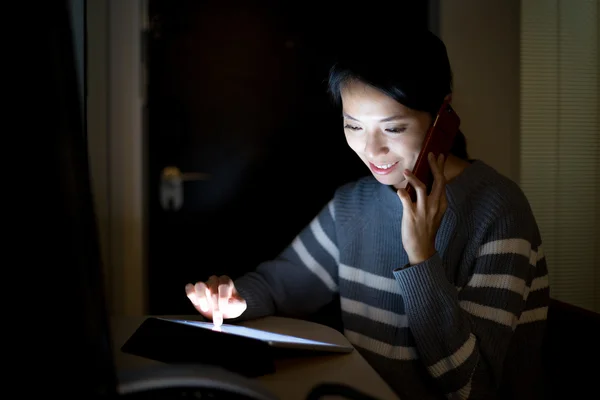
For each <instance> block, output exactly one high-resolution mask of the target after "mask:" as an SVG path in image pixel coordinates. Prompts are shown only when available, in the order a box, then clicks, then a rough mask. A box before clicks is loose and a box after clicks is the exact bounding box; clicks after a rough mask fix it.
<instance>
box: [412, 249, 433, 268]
mask: <svg viewBox="0 0 600 400" xmlns="http://www.w3.org/2000/svg"><path fill="white" fill-rule="evenodd" d="M435 252H436V250H435V247H429V248H427V249H423V250H421V251H418V252H414V253H412V254H408V262H409V263H410V265H417V264H421V263H423V262H425V261H427V260H429V259H430V258H431V257H433V255H434V254H435Z"/></svg>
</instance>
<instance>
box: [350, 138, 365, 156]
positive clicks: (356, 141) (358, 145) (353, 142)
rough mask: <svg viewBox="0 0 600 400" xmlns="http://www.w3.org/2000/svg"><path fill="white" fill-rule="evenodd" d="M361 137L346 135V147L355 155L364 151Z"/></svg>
mask: <svg viewBox="0 0 600 400" xmlns="http://www.w3.org/2000/svg"><path fill="white" fill-rule="evenodd" d="M363 137H364V136H356V135H349V134H346V143H348V146H350V148H351V149H352V150H354V151H355V152H356V153H358V154H362V153H363V151H364V149H365V143H364V140H363Z"/></svg>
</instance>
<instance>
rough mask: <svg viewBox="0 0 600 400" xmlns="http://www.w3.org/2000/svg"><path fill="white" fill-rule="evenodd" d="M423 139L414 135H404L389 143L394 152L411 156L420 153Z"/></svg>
mask: <svg viewBox="0 0 600 400" xmlns="http://www.w3.org/2000/svg"><path fill="white" fill-rule="evenodd" d="M421 143H422V140H421V139H420V138H414V137H403V138H398V139H396V140H393V141H391V142H390V143H389V145H390V150H391V151H392V152H393V153H396V154H399V155H403V156H405V157H410V156H411V155H412V154H415V153H417V154H418V153H419V151H420V150H421Z"/></svg>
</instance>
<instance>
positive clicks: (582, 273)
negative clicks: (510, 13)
mask: <svg viewBox="0 0 600 400" xmlns="http://www.w3.org/2000/svg"><path fill="white" fill-rule="evenodd" d="M599 3H600V1H599V0H522V1H521V50H520V52H521V54H520V56H521V76H520V82H521V109H520V118H521V120H520V125H521V144H520V146H521V156H520V161H521V172H520V184H521V187H522V189H523V190H524V192H525V194H526V195H527V197H528V199H529V201H530V202H531V205H532V208H533V212H534V214H535V216H536V218H537V221H538V224H539V226H540V230H541V233H542V239H543V242H544V245H543V249H544V253H545V255H546V260H547V262H548V269H549V278H550V291H551V296H552V297H553V298H556V299H559V300H562V301H566V302H569V303H571V304H575V305H578V306H581V307H584V308H587V309H590V310H595V311H598V312H600V123H599V114H600V108H599V107H600V101H599V93H600V86H599V78H598V75H599V71H600V65H599V60H598V53H599V42H600V40H599V31H598V26H599V21H598V19H599V13H598V8H599Z"/></svg>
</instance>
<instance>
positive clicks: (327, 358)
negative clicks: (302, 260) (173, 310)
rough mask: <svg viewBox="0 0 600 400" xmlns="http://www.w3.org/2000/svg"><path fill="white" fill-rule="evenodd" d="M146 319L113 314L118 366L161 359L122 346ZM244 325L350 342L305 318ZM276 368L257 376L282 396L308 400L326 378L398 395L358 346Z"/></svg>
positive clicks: (387, 396)
mask: <svg viewBox="0 0 600 400" xmlns="http://www.w3.org/2000/svg"><path fill="white" fill-rule="evenodd" d="M161 317H166V318H180V319H187V320H199V319H200V317H199V316H190V315H186V316H172V315H171V316H161ZM145 319H146V316H137V317H131V316H130V317H123V316H122V317H113V318H112V323H111V328H112V332H113V343H114V349H113V350H114V358H115V363H116V366H117V369H118V370H120V371H123V370H132V369H136V368H141V367H145V366H148V365H151V364H156V363H158V361H154V360H150V359H147V358H143V357H138V356H135V355H131V354H127V353H123V352H121V350H120V348H121V346H122V345H123V343H125V341H126V340H127V339H128V338H129V337H130V336H131V335H132V334H133V332H134V331H135V330H136V329H137V328H138V327H139V326H140V324H141V323H142V322H143V321H144V320H145ZM241 325H244V326H247V327H250V328H256V329H262V330H265V331H269V332H275V333H281V334H287V335H293V336H298V337H302V338H305V339H312V340H318V341H325V342H331V343H336V344H345V345H348V344H349V342H348V340H347V339H346V338H345V337H344V335H342V334H341V333H340V332H338V331H336V330H335V329H332V328H330V327H327V326H324V325H320V324H316V323H313V322H308V321H303V320H297V319H290V318H282V317H266V318H261V319H257V320H252V321H246V322H243V323H241ZM275 368H276V372H275V373H274V374H269V375H265V376H261V377H258V378H255V379H256V380H257V381H258V382H260V383H261V384H262V385H264V387H265V388H266V389H267V390H269V391H270V392H272V393H273V394H274V395H275V396H277V397H278V398H281V399H285V400H288V399H289V400H305V399H306V396H307V395H308V393H309V392H310V391H311V389H312V388H313V387H314V386H315V385H317V384H319V383H323V382H327V383H341V384H345V385H348V386H351V387H353V388H355V389H357V390H359V391H361V392H364V393H365V394H368V395H370V396H372V397H375V398H377V399H380V400H398V396H396V395H395V394H394V392H393V391H392V390H391V389H390V387H389V386H388V385H387V384H386V383H385V382H384V381H383V379H382V378H381V377H380V376H379V375H378V374H377V373H376V372H375V370H373V368H371V366H370V365H369V364H368V363H367V361H366V360H365V359H364V358H363V357H362V356H361V355H360V353H359V352H358V351H356V350H354V351H352V352H351V353H348V354H332V355H323V356H317V357H310V358H300V359H287V360H286V359H284V360H277V361H276V362H275Z"/></svg>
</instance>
